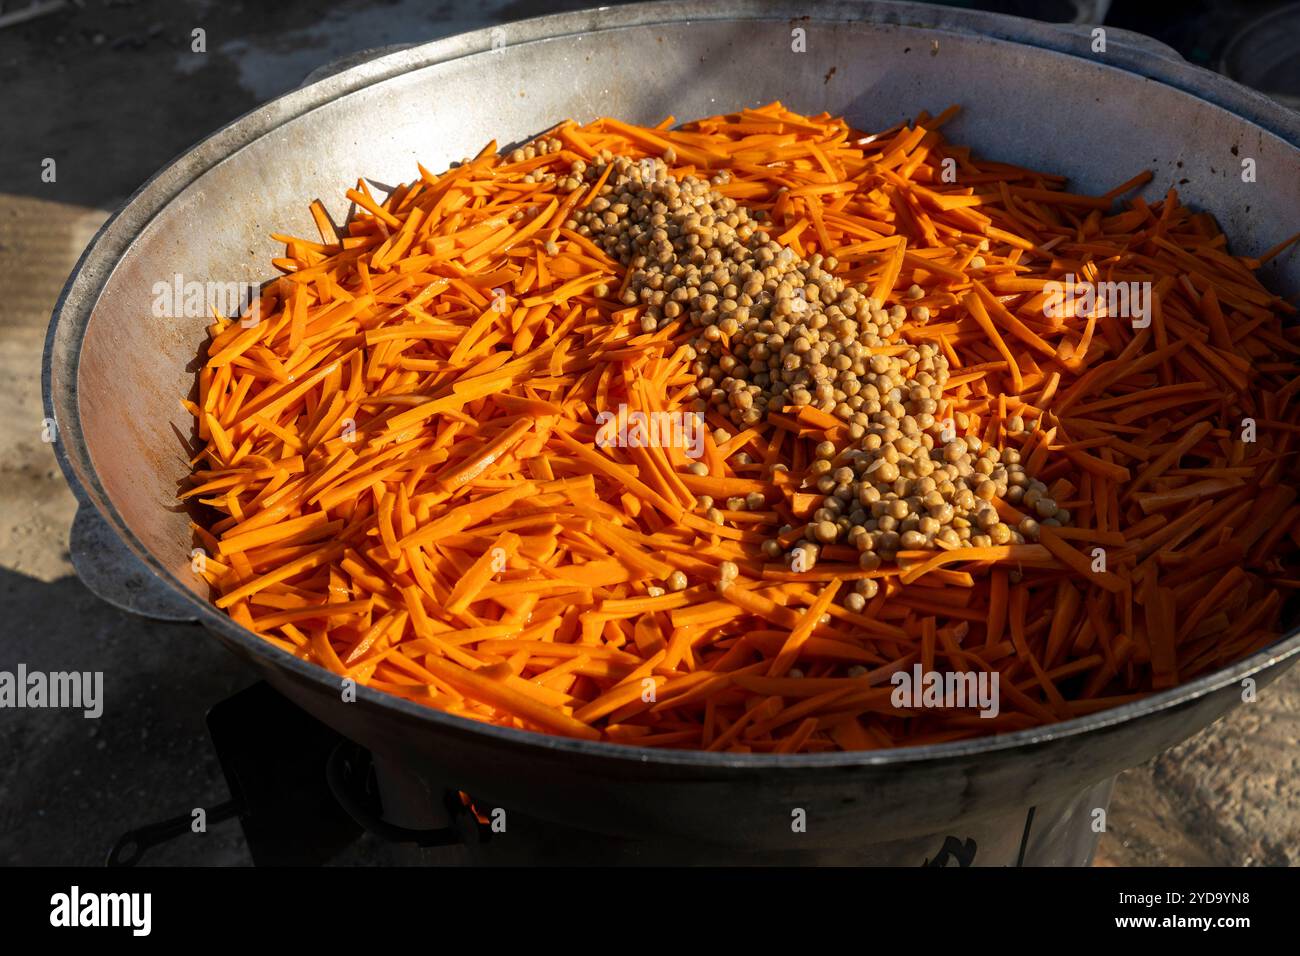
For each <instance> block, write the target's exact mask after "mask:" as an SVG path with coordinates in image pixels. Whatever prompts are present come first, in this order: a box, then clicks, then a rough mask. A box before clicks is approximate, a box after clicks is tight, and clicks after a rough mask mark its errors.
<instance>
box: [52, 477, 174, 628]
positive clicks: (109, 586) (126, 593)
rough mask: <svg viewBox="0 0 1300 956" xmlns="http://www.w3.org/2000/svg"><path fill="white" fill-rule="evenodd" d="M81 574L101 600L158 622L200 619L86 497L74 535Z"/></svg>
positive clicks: (80, 505) (75, 562) (71, 545)
mask: <svg viewBox="0 0 1300 956" xmlns="http://www.w3.org/2000/svg"><path fill="white" fill-rule="evenodd" d="M68 551H69V553H70V555H71V557H72V566H73V568H75V569H76V572H77V577H79V578H81V583H82V584H84V585H85V586H86V587H87V588H88V589H89V590H90V592H91V593H92V594H94V595H95V596H96V597H98V598H99V599H100V600H103V601H107V602H108V603H109V604H111V605H113V606H114V607H116V608H119V609H121V610H123V611H127V612H129V613H131V614H138V615H140V616H141V617H148V618H153V619H154V620H157V621H196V620H198V617H197V615H196V614H195V613H194V611H193V609H191V608H190V606H189V605H188V604H187V603H186V602H185V601H184V600H183V599H182V598H180V597H179V596H178V595H177V594H176V593H175V592H174V591H173V590H172V589H171V588H170V587H168V586H167V585H166V584H164V583H163V582H162V580H161V579H159V577H158V575H157V574H156V573H154V571H153V570H152V569H151V568H149V567H148V566H147V565H146V564H145V563H144V562H143V561H141V560H140V559H139V558H137V557H136V556H135V553H134V552H132V551H131V549H130V548H128V547H127V546H126V545H125V544H123V543H122V540H121V538H119V537H118V536H117V535H116V534H114V533H113V530H112V529H111V528H110V527H109V526H108V523H107V522H105V521H104V519H103V518H102V517H100V514H99V512H98V511H96V510H95V508H94V507H93V506H91V505H88V504H86V503H85V502H79V503H78V505H77V515H76V517H75V518H73V519H72V531H71V532H70V533H69V535H68Z"/></svg>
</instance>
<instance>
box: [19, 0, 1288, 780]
mask: <svg viewBox="0 0 1300 956" xmlns="http://www.w3.org/2000/svg"><path fill="white" fill-rule="evenodd" d="M690 20H696V21H703V20H766V21H773V20H776V21H781V20H786V21H789V22H792V23H796V24H798V23H826V22H868V23H874V24H878V25H880V26H883V27H886V28H898V29H908V28H916V29H922V30H926V31H932V32H934V33H936V34H938V35H940V36H942V35H957V36H961V37H963V38H964V39H971V38H982V39H984V40H986V41H989V42H1009V43H1015V44H1020V45H1025V46H1030V47H1034V48H1037V49H1039V50H1042V51H1044V52H1047V53H1055V54H1064V55H1066V56H1074V57H1079V58H1087V57H1088V53H1089V41H1090V36H1089V35H1088V33H1087V32H1086V31H1081V30H1079V29H1077V28H1070V27H1068V26H1055V25H1050V24H1044V23H1039V22H1036V21H1031V20H1025V19H1022V18H1019V17H1013V16H1007V15H1003V14H994V13H986V12H982V11H973V10H962V9H954V8H948V7H941V6H932V5H928V4H919V3H910V2H908V3H895V2H888V0H868V2H848V0H814V2H808V3H792V2H787V0H726V2H720V3H712V2H710V3H707V4H705V3H701V2H698V0H697V2H689V0H687V2H683V0H666V2H652V3H640V4H635V5H630V6H625V7H617V8H601V9H598V10H590V11H581V12H575V13H561V14H553V15H549V16H543V17H537V18H534V19H530V20H524V21H519V22H516V23H511V24H505V25H502V26H496V27H489V28H485V29H480V30H476V31H473V32H470V33H463V34H459V35H456V36H452V37H447V38H444V39H440V40H435V41H432V42H430V43H425V44H420V45H417V46H413V47H409V48H406V49H403V50H400V51H398V52H395V53H390V54H388V55H385V56H382V57H379V58H378V59H375V60H371V61H369V62H366V63H363V64H360V65H358V66H354V67H352V68H350V69H347V70H344V71H342V72H340V73H335V74H333V75H331V76H328V77H326V78H324V79H322V80H320V81H319V82H317V83H314V84H311V85H309V86H306V87H302V88H300V89H297V90H294V91H292V92H290V93H286V94H285V95H283V96H281V97H279V98H277V99H275V100H272V101H271V102H269V103H266V104H264V105H262V106H260V107H258V108H256V109H254V110H253V111H251V112H249V113H247V114H245V115H244V116H242V117H240V118H238V119H236V120H235V121H233V122H231V123H230V124H228V125H226V126H225V127H223V128H222V129H220V130H218V131H217V132H215V133H213V134H212V135H211V136H209V137H208V138H206V139H204V140H202V141H201V142H199V143H198V144H197V145H196V146H194V147H193V148H191V149H190V150H189V151H187V152H186V153H184V154H182V155H181V156H179V157H178V158H176V159H175V160H173V161H172V162H171V163H169V164H168V165H167V166H166V167H164V168H163V169H162V170H160V171H159V172H158V173H156V174H155V175H154V176H153V177H151V178H150V179H149V180H148V181H147V182H145V183H144V184H143V185H142V186H141V187H140V188H139V189H138V190H137V191H136V192H135V193H134V195H132V197H131V198H130V199H129V200H128V201H127V203H126V204H125V205H124V206H123V207H122V208H121V209H120V210H119V211H118V212H117V213H116V214H114V215H113V216H112V217H110V219H109V220H108V221H107V222H106V223H105V224H104V226H103V227H102V228H101V229H100V230H99V232H98V233H97V234H96V235H95V238H94V239H93V240H92V241H91V242H90V244H89V245H88V246H87V247H86V250H85V251H84V252H83V253H82V255H81V257H80V259H79V260H78V262H77V265H76V266H75V267H74V269H73V272H72V274H71V276H70V277H69V279H68V281H67V283H66V285H65V286H64V288H63V291H62V292H61V293H60V296H59V298H58V301H57V302H56V304H55V307H54V312H53V316H52V319H51V322H50V326H49V329H48V331H47V334H46V341H45V348H44V354H43V359H42V369H41V386H42V394H43V401H44V408H45V415H46V416H47V417H49V418H52V419H54V420H55V421H56V422H57V425H58V438H59V440H58V441H56V442H55V443H54V451H55V456H56V458H57V459H58V461H59V466H60V467H61V468H62V470H63V474H64V477H65V478H66V480H67V482H68V484H69V486H70V487H71V488H72V490H73V493H74V494H75V495H76V496H77V499H78V501H79V502H80V503H81V505H82V506H83V507H88V506H93V507H94V509H95V510H97V511H98V512H99V514H100V516H102V518H103V519H104V520H105V522H106V523H107V524H108V525H109V527H111V528H112V529H113V531H114V532H115V533H116V534H117V536H118V537H120V538H121V540H122V541H123V542H124V543H125V544H126V545H127V546H128V547H129V548H130V550H131V551H132V552H133V553H134V554H135V555H136V556H137V557H139V558H140V560H141V561H142V562H143V563H144V565H145V566H146V567H147V568H148V569H149V571H150V572H151V573H152V574H153V575H154V576H155V577H156V578H157V579H158V583H159V584H160V586H162V587H163V588H165V589H166V591H167V592H169V594H170V595H171V596H172V597H174V598H178V599H179V600H180V601H181V602H183V604H184V605H185V606H187V607H189V608H190V609H192V610H193V612H194V618H195V619H196V620H197V621H198V622H199V623H201V624H202V625H203V626H204V627H206V628H207V629H209V630H213V631H215V632H217V633H218V634H219V635H221V636H222V637H224V638H226V639H228V640H229V641H231V642H233V643H235V644H237V645H239V646H240V647H241V648H242V649H243V650H244V651H245V652H247V653H249V654H251V655H253V656H255V657H257V658H260V659H261V662H262V663H264V664H266V665H269V666H271V667H273V668H276V669H279V670H284V671H288V672H289V673H290V674H291V675H292V676H294V677H295V678H297V679H298V680H300V681H305V682H307V683H310V684H312V685H315V686H316V687H317V688H318V689H320V690H321V691H327V692H329V693H331V694H332V693H337V691H338V684H337V680H338V678H337V676H336V675H334V674H332V673H330V672H328V671H326V670H324V669H323V668H320V667H317V666H315V665H313V664H308V663H307V662H305V661H302V660H299V659H297V658H295V657H293V656H292V655H290V654H288V653H286V652H284V651H282V650H280V649H279V648H277V647H275V646H274V645H272V644H270V643H268V642H267V641H264V640H263V639H262V638H260V637H258V636H257V635H256V634H254V633H253V632H252V631H249V630H247V629H245V628H244V627H242V626H241V625H239V624H236V623H235V622H234V621H233V620H232V619H231V618H229V617H228V616H226V615H225V614H223V613H221V612H220V611H218V610H217V608H216V607H215V606H213V605H212V604H210V603H209V602H208V601H206V600H204V599H203V598H201V597H199V596H198V595H196V594H194V593H193V592H192V591H190V590H189V589H188V588H186V587H184V586H183V585H181V584H180V583H179V582H177V581H176V580H175V578H174V577H173V576H172V574H171V573H170V572H169V571H168V570H167V569H166V568H165V567H163V565H162V564H161V562H159V561H158V560H157V559H156V558H154V557H153V555H152V554H151V553H149V552H148V550H147V549H146V548H145V547H144V545H143V544H142V543H141V542H140V541H139V540H138V539H137V538H136V536H135V535H134V533H133V532H132V531H131V529H130V528H129V527H127V525H126V523H125V521H124V520H123V518H122V516H121V515H120V513H119V512H118V511H117V509H116V508H115V507H114V506H113V504H112V502H111V501H110V500H109V498H108V496H107V494H106V493H105V491H104V489H103V487H102V486H101V484H100V482H99V480H98V477H97V475H96V473H95V470H94V467H93V465H92V463H91V460H90V456H89V450H88V448H87V445H86V442H85V436H84V434H83V432H82V429H81V420H80V415H79V407H78V404H77V403H78V396H77V389H76V384H75V383H76V379H77V370H78V364H79V361H80V351H81V344H82V340H83V338H84V335H85V331H86V328H87V325H88V324H89V321H90V318H91V315H92V313H93V311H94V308H95V305H96V304H97V302H98V299H99V296H100V294H101V293H102V291H103V288H104V286H105V284H106V282H107V280H108V278H109V276H110V275H111V274H112V272H113V270H114V269H115V268H116V266H117V265H118V263H119V262H120V261H121V259H122V258H123V257H124V256H125V255H126V254H127V252H128V251H129V249H130V247H131V245H132V243H133V242H134V240H135V237H136V236H137V235H138V234H139V232H140V231H141V230H142V229H143V228H144V227H145V226H146V225H147V224H148V223H149V222H150V221H151V220H152V219H153V218H154V217H155V216H156V215H158V214H159V213H160V212H161V211H162V210H163V209H164V208H165V206H166V205H167V204H168V203H169V202H170V201H171V200H172V199H173V198H174V197H175V196H176V195H178V194H179V193H180V192H181V191H182V190H183V189H185V188H186V187H187V186H189V185H190V183H192V182H193V181H194V180H195V179H197V178H198V177H200V176H202V175H203V174H204V173H205V172H206V171H207V170H208V169H210V168H211V167H212V166H214V165H216V164H217V163H219V162H221V161H222V160H224V159H226V158H227V157H229V156H230V155H233V154H234V153H235V152H237V151H238V150H239V149H241V148H242V147H243V146H245V145H247V144H248V143H250V142H252V141H254V140H256V139H258V138H259V137H261V136H263V135H266V134H267V133H269V132H271V131H272V130H274V129H275V128H276V127H277V126H278V125H280V124H282V123H284V122H287V121H289V120H290V119H293V118H295V117H298V116H301V115H303V114H305V113H308V112H310V111H311V110H313V109H315V108H317V107H319V106H322V105H324V104H326V103H328V102H330V101H332V100H334V99H337V98H339V97H342V96H344V95H347V94H349V93H353V92H356V91H358V90H361V89H363V88H365V87H368V86H371V85H373V84H377V83H381V82H383V81H385V80H389V79H392V78H394V77H397V76H400V75H402V74H404V73H408V72H411V71H414V70H416V69H420V68H423V67H427V66H432V65H435V64H438V63H442V62H447V61H450V60H454V59H458V58H460V57H465V56H471V55H474V54H478V53H483V52H486V51H489V50H491V49H493V48H494V45H497V46H499V45H500V42H499V41H500V40H501V39H502V38H503V37H504V38H505V39H506V40H508V41H509V44H510V45H515V44H521V43H528V42H533V41H538V40H548V39H556V38H561V37H565V36H573V35H575V34H591V33H593V32H598V31H602V30H613V29H620V28H629V27H638V26H651V25H654V24H668V23H676V22H683V21H690ZM1107 30H1108V32H1110V33H1113V34H1114V38H1112V39H1110V40H1108V45H1107V53H1106V62H1105V64H1102V65H1104V66H1109V67H1113V68H1117V69H1121V70H1124V71H1127V72H1130V73H1134V74H1137V75H1140V76H1144V77H1147V78H1149V79H1151V80H1154V81H1157V82H1161V83H1164V84H1166V85H1168V86H1172V87H1174V88H1176V89H1179V90H1182V91H1184V92H1187V93H1190V94H1192V95H1193V96H1196V97H1197V98H1199V99H1201V100H1204V101H1206V102H1208V103H1209V104H1211V105H1213V106H1217V107H1220V108H1222V109H1224V110H1227V111H1228V112H1231V113H1233V114H1235V115H1237V116H1239V117H1240V118H1242V119H1244V120H1246V121H1247V122H1250V123H1253V124H1255V125H1256V126H1259V127H1262V128H1263V129H1265V130H1267V131H1268V132H1271V133H1274V134H1276V135H1277V136H1279V137H1281V138H1282V139H1283V140H1285V141H1286V142H1287V143H1289V144H1290V145H1292V146H1294V147H1297V148H1300V114H1297V113H1294V112H1292V111H1290V110H1286V109H1285V108H1283V107H1282V106H1280V105H1278V104H1277V103H1275V102H1273V101H1272V100H1270V99H1269V98H1268V97H1265V96H1263V95H1262V94H1259V93H1256V92H1254V91H1253V90H1250V89H1248V88H1246V87H1243V86H1241V85H1239V84H1237V83H1235V82H1233V81H1231V80H1228V79H1225V78H1224V77H1221V76H1218V75H1217V74H1215V73H1212V72H1210V71H1208V70H1204V69H1202V68H1200V67H1196V66H1193V65H1191V64H1189V63H1187V62H1185V61H1183V60H1182V59H1180V58H1178V57H1177V55H1176V54H1175V53H1173V51H1169V52H1168V53H1166V52H1165V49H1166V48H1163V47H1162V46H1161V45H1159V44H1156V43H1154V42H1153V41H1150V40H1149V39H1147V38H1144V37H1140V36H1137V35H1131V34H1126V33H1125V31H1122V30H1111V28H1107ZM1090 62H1092V63H1093V64H1094V65H1097V64H1096V61H1095V60H1090ZM56 376H57V377H58V379H59V382H60V389H59V391H58V392H57V393H55V392H54V390H53V382H54V379H55V377H56ZM1298 653H1300V628H1298V629H1297V630H1295V631H1293V632H1292V633H1291V634H1289V635H1287V636H1286V637H1284V638H1283V639H1282V640H1280V641H1279V642H1277V643H1276V644H1274V645H1273V646H1271V647H1269V648H1266V649H1265V650H1262V651H1259V652H1257V653H1256V654H1254V655H1252V656H1251V657H1249V658H1246V659H1244V660H1242V661H1239V662H1238V663H1236V664H1234V665H1232V666H1231V667H1228V668H1225V669H1222V670H1219V671H1216V672H1214V673H1212V674H1209V675H1207V676H1205V677H1201V678H1199V679H1197V680H1195V681H1192V682H1190V683H1187V684H1183V685H1180V686H1178V687H1175V688H1171V689H1170V690H1166V691H1162V692H1160V693H1157V694H1152V695H1150V696H1147V697H1145V698H1143V699H1141V700H1139V701H1135V702H1133V703H1130V704H1126V705H1123V706H1120V707H1115V708H1111V709H1108V710H1104V711H1099V712H1097V713H1095V714H1090V715H1088V716H1085V717H1079V718H1075V719H1073V720H1069V721H1063V722H1061V723H1058V724H1050V725H1047V726H1044V727H1037V728H1030V729H1028V730H1022V731H1016V732H1013V733H1008V734H997V735H991V736H987V737H976V738H971V739H968V740H959V741H953V742H949V743H942V744H929V745H924V746H913V747H900V748H897V749H891V750H881V751H844V752H833V753H822V754H780V755H775V754H725V753H711V752H703V751H685V750H660V749H654V748H645V747H634V746H629V745H625V744H614V743H606V742H602V741H595V742H593V741H584V740H577V739H573V738H566V737H558V736H552V735H548V734H541V733H536V732H533V731H525V730H517V729H513V728H508V727H496V726H492V725H488V724H483V723H479V722H476V721H470V720H466V719H464V718H460V717H455V716H453V715H451V714H447V713H444V712H443V711H440V710H436V709H434V708H431V707H424V706H421V705H419V704H415V703H413V702H411V701H407V700H404V699H402V698H398V697H393V696H391V695H388V694H384V693H382V692H380V691H375V690H371V689H370V688H367V687H359V688H358V701H359V702H363V703H364V705H369V706H370V707H376V708H379V709H381V710H390V711H396V712H397V713H399V714H401V715H402V716H403V717H404V718H405V719H406V720H408V721H410V720H415V721H423V722H426V724H427V725H429V726H431V727H432V726H437V727H439V729H441V730H443V731H444V732H448V733H452V734H457V735H464V736H470V737H475V736H483V737H488V738H497V739H498V740H499V741H500V742H501V743H504V744H507V745H514V746H517V747H536V748H540V749H544V750H550V751H553V752H566V753H571V754H573V755H575V756H579V755H580V756H583V757H587V758H598V759H601V760H604V761H609V762H611V763H613V764H619V763H633V764H642V765H644V764H659V765H672V766H678V767H697V768H702V769H712V770H717V769H729V770H734V771H736V772H744V771H747V770H764V771H788V770H797V769H803V768H814V767H824V768H833V767H834V768H846V769H847V768H859V767H867V766H881V765H892V764H910V763H915V762H925V761H936V762H937V761H944V760H954V759H961V758H965V757H970V756H972V755H976V754H985V753H989V754H991V753H994V752H998V751H1006V750H1011V749H1017V748H1028V747H1032V746H1034V745H1037V744H1042V743H1046V742H1047V741H1050V740H1055V739H1059V738H1065V737H1072V736H1075V735H1080V734H1085V733H1089V732H1092V731H1097V730H1102V729H1105V728H1107V727H1112V726H1115V725H1118V724H1122V723H1126V722H1128V721H1131V720H1135V719H1137V718H1140V717H1143V716H1147V715H1150V714H1153V713H1155V712H1157V711H1160V710H1164V709H1166V708H1172V707H1175V706H1178V705H1182V704H1186V703H1189V702H1191V701H1193V700H1196V699H1198V698H1201V697H1203V696H1206V695H1208V694H1211V693H1214V692H1216V691H1220V690H1222V689H1223V688H1225V687H1227V686H1228V685H1230V684H1234V683H1237V682H1239V681H1241V680H1242V679H1244V678H1245V677H1247V676H1249V675H1251V674H1254V673H1257V672H1259V671H1262V670H1265V669H1267V668H1269V667H1271V666H1273V665H1275V664H1278V663H1280V662H1282V661H1284V660H1286V659H1288V658H1290V657H1293V656H1295V655H1297V654H1298Z"/></svg>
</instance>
